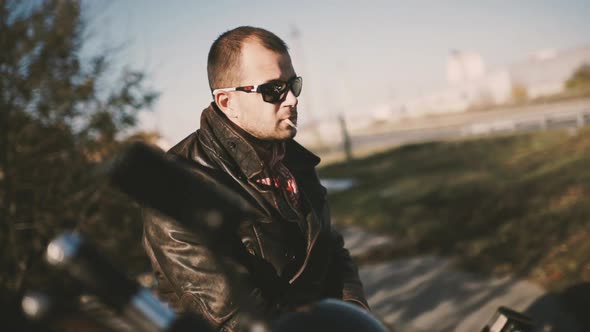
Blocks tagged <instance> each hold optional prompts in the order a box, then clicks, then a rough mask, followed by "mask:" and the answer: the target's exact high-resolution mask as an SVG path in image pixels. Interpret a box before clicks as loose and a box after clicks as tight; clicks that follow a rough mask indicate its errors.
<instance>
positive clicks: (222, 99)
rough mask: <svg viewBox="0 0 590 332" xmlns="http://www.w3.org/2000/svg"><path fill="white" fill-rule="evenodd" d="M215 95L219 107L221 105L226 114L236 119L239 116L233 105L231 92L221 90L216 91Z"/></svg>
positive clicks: (220, 107) (231, 118)
mask: <svg viewBox="0 0 590 332" xmlns="http://www.w3.org/2000/svg"><path fill="white" fill-rule="evenodd" d="M214 97H215V99H214V100H215V104H217V107H219V109H220V110H221V111H222V112H223V114H225V116H227V117H228V118H229V119H230V120H232V121H234V119H235V118H237V116H238V113H237V111H236V110H235V108H234V107H233V105H232V102H233V100H232V99H231V97H230V95H229V93H227V92H223V91H220V92H218V93H216V94H215V96H214Z"/></svg>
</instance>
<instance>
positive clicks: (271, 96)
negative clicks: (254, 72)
mask: <svg viewBox="0 0 590 332" xmlns="http://www.w3.org/2000/svg"><path fill="white" fill-rule="evenodd" d="M288 88H290V89H291V91H293V94H294V95H295V97H299V95H300V94H301V89H302V88H303V79H302V78H301V77H295V78H293V79H291V80H290V81H289V82H286V83H285V82H272V83H267V84H262V85H260V86H259V87H258V92H260V93H261V94H262V100H264V101H265V102H267V103H278V102H282V101H283V100H285V97H286V96H287V93H288V92H289V90H288Z"/></svg>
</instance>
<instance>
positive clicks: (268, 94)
mask: <svg viewBox="0 0 590 332" xmlns="http://www.w3.org/2000/svg"><path fill="white" fill-rule="evenodd" d="M302 88H303V78H301V76H297V77H293V78H292V79H290V80H288V81H287V82H283V81H273V82H269V83H264V84H259V85H247V86H239V87H235V88H223V89H215V90H213V92H212V93H213V96H215V94H216V93H217V92H221V91H225V92H229V91H243V92H247V93H251V92H258V93H260V94H262V100H264V101H265V102H267V103H272V104H275V103H282V102H283V101H285V98H287V94H288V93H289V89H291V91H293V94H294V95H295V97H299V95H300V94H301V89H302Z"/></svg>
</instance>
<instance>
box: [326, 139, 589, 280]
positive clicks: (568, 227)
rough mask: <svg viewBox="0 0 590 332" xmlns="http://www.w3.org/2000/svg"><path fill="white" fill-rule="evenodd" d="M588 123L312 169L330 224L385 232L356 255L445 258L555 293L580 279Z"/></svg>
mask: <svg viewBox="0 0 590 332" xmlns="http://www.w3.org/2000/svg"><path fill="white" fill-rule="evenodd" d="M589 149H590V129H584V130H580V131H578V132H577V133H575V134H571V133H568V132H565V131H563V132H562V131H559V132H543V133H534V134H526V135H518V136H509V137H507V136H504V137H493V138H490V137H487V138H479V139H472V140H465V141H454V142H440V143H425V144H416V145H408V146H403V147H399V148H395V149H393V150H390V151H387V152H384V153H381V154H377V155H373V156H371V157H368V158H366V159H359V160H355V161H352V162H347V163H339V164H333V165H330V166H328V167H325V168H322V169H321V170H320V176H322V177H323V178H353V179H355V180H356V181H357V184H358V185H357V186H356V187H354V188H352V189H349V190H346V191H342V192H337V193H334V194H331V197H330V204H331V207H332V213H333V216H334V220H335V222H336V223H338V224H355V225H359V226H363V227H366V228H369V229H371V230H374V231H378V232H383V233H388V234H390V235H392V236H393V238H394V239H395V243H394V244H393V246H392V247H390V248H388V249H384V250H380V251H375V252H372V253H371V255H370V256H368V257H364V258H363V259H364V260H369V261H370V260H373V261H375V260H383V259H391V258H395V257H407V256H412V255H422V254H436V255H443V256H449V257H452V258H454V259H455V260H456V262H457V264H458V265H459V266H461V267H462V268H465V269H468V270H470V271H474V272H478V273H484V274H496V275H498V274H500V275H505V274H513V275H518V276H521V277H525V278H529V279H531V280H533V281H535V282H537V283H539V284H540V285H542V286H544V287H545V288H547V289H548V290H554V291H559V290H563V289H565V288H567V287H569V286H571V285H574V284H578V283H581V282H584V281H586V282H588V281H590V196H589V194H590V172H588V170H589V169H590V155H589V154H588V153H587V151H588V150H589Z"/></svg>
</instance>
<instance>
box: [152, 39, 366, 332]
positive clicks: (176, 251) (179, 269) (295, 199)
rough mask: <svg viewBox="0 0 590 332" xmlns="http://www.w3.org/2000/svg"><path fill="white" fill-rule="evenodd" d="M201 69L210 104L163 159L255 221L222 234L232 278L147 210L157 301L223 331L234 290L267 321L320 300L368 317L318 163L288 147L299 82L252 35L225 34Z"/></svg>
mask: <svg viewBox="0 0 590 332" xmlns="http://www.w3.org/2000/svg"><path fill="white" fill-rule="evenodd" d="M207 73H208V77H209V84H210V88H211V91H212V96H213V99H214V101H213V102H212V103H211V105H210V106H209V107H208V108H206V109H205V110H204V111H203V113H202V115H201V127H200V129H199V130H197V131H196V132H195V133H193V134H191V135H189V136H188V137H187V138H185V139H184V140H182V141H181V142H180V143H178V144H177V145H176V146H174V147H173V148H172V149H170V151H169V152H168V153H169V155H172V156H174V157H175V158H181V159H183V160H188V161H189V162H193V163H195V165H196V164H198V165H199V167H202V168H204V169H205V170H206V171H207V173H210V174H211V176H212V178H214V179H216V180H215V181H219V183H221V184H223V185H225V186H229V187H230V188H232V189H233V190H235V191H236V192H237V193H238V194H240V196H241V197H243V198H244V199H245V200H246V201H247V202H249V203H250V204H251V206H252V208H253V210H255V211H257V216H258V217H257V218H255V220H241V221H240V227H239V229H238V230H236V234H235V236H234V234H231V235H228V240H227V243H228V246H234V245H236V243H235V242H241V243H239V245H237V248H242V249H243V254H238V255H236V257H234V259H235V260H236V261H237V263H238V264H241V265H242V266H243V267H245V268H243V269H236V271H238V272H236V274H235V275H232V276H231V278H230V277H228V276H227V275H226V273H224V271H223V269H222V267H221V265H220V263H219V260H218V259H216V257H215V256H214V255H213V254H212V253H211V251H210V249H208V248H207V247H205V246H203V245H202V242H203V241H202V239H200V238H199V236H202V235H199V234H193V233H191V232H189V231H187V230H185V229H183V228H182V227H180V226H179V225H178V224H176V223H175V222H174V221H172V220H170V219H168V218H165V217H163V216H161V215H157V214H155V213H150V214H148V215H147V217H146V220H145V225H144V245H145V248H146V251H147V253H148V256H149V258H150V260H151V263H152V266H153V268H154V270H155V274H156V277H157V280H158V291H159V295H160V296H161V297H162V298H163V299H164V300H166V301H168V302H170V303H171V304H172V305H173V306H174V307H176V308H178V309H181V310H190V311H194V312H197V313H198V314H200V315H202V316H203V317H205V318H206V319H207V320H208V321H210V322H211V323H212V324H213V325H214V326H217V327H219V328H220V329H221V330H222V331H235V330H236V329H238V327H237V323H238V320H239V317H240V313H241V312H242V311H241V309H240V305H239V304H240V303H242V304H243V303H244V302H243V301H241V300H240V297H241V296H243V294H244V293H245V294H247V297H249V302H248V304H249V305H248V309H249V310H250V311H252V310H253V309H255V310H256V311H259V312H262V313H265V314H267V315H270V317H277V316H278V315H279V314H281V313H284V312H288V311H291V310H296V309H297V308H300V307H301V306H303V305H305V304H309V303H312V302H314V301H318V300H320V299H323V298H328V297H331V298H338V299H342V300H344V301H348V302H351V303H354V304H356V305H359V306H360V307H362V308H364V309H366V310H369V307H368V305H367V301H366V300H365V297H364V294H363V289H362V284H361V282H360V281H359V277H358V272H357V268H356V266H355V265H354V264H353V262H352V261H351V258H350V255H349V252H348V251H347V250H346V249H344V248H343V240H342V237H341V236H340V235H339V234H337V233H336V232H334V231H333V230H332V229H331V226H330V215H329V210H328V205H327V202H326V190H325V188H324V187H322V186H321V185H320V183H319V180H318V178H317V175H316V172H315V166H316V165H317V164H318V163H319V161H320V160H319V158H318V157H317V156H315V155H313V154H312V153H311V152H309V151H307V150H306V149H305V148H303V147H302V146H301V145H299V144H298V143H297V142H295V141H294V140H293V137H294V136H295V134H296V133H297V120H298V118H297V116H298V113H297V102H298V100H297V97H298V96H299V94H300V93H301V89H302V83H303V82H302V78H301V77H298V76H297V74H296V72H295V70H294V69H293V65H292V64H291V58H290V56H289V53H288V49H287V46H286V45H285V43H284V42H283V41H282V40H281V39H280V38H279V37H277V36H276V35H274V34H273V33H271V32H269V31H266V30H264V29H260V28H254V27H239V28H236V29H233V30H230V31H228V32H225V33H224V34H222V35H221V36H220V37H219V38H218V39H217V40H216V41H215V42H214V43H213V45H212V46H211V50H210V52H209V57H208V63H207ZM195 167H196V166H195ZM195 199H198V198H195Z"/></svg>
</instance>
